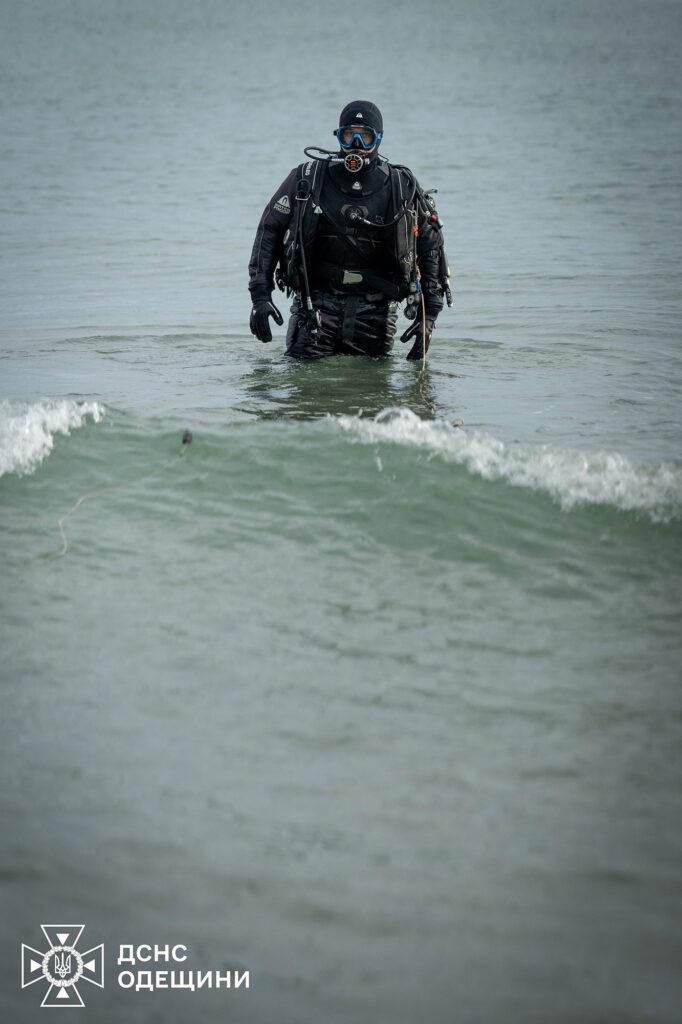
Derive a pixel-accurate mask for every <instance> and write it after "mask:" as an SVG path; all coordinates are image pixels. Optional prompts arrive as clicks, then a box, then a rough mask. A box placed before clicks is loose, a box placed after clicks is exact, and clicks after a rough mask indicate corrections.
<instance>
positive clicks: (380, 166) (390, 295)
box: [249, 158, 443, 358]
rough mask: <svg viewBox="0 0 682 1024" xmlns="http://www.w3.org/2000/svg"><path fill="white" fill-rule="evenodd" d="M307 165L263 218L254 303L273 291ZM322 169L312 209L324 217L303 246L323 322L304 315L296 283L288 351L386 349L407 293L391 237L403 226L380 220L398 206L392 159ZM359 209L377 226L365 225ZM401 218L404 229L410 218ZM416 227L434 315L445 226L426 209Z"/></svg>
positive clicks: (254, 256)
mask: <svg viewBox="0 0 682 1024" xmlns="http://www.w3.org/2000/svg"><path fill="white" fill-rule="evenodd" d="M303 166H304V165H301V167H295V168H294V169H293V170H292V171H291V173H290V174H289V175H288V176H287V177H286V178H285V180H284V181H283V182H282V184H281V185H280V187H279V188H278V189H277V191H276V192H275V194H274V195H273V197H272V199H271V200H270V202H269V203H268V205H267V206H266V208H265V210H264V211H263V215H262V217H261V219H260V223H259V225H258V230H257V232H256V238H255V241H254V244H253V251H252V253H251V260H250V262H249V277H250V282H249V291H250V292H251V299H252V301H253V302H254V303H256V302H258V301H259V300H267V299H269V298H270V297H271V293H272V290H273V287H274V275H275V270H276V268H277V265H278V263H279V262H280V261H281V260H283V256H284V250H285V243H286V242H287V241H288V237H289V232H290V227H291V224H292V215H293V212H294V209H295V204H296V202H298V201H299V200H297V198H296V195H297V187H298V183H299V180H300V179H301V168H302V167H303ZM309 167H310V165H308V168H309ZM317 170H318V172H319V173H320V174H321V175H322V178H321V182H320V184H319V186H318V187H317V188H318V191H317V193H316V194H317V202H315V203H314V204H313V208H312V213H313V214H314V215H317V216H318V217H319V222H318V223H317V225H316V230H315V232H314V240H313V242H312V245H311V251H307V249H306V257H307V259H306V262H307V269H308V276H309V285H310V293H311V298H312V302H313V305H314V307H315V309H316V310H318V311H319V314H320V317H319V327H318V328H317V329H314V324H313V323H312V322H311V320H310V318H309V317H306V315H305V311H304V307H303V300H302V297H301V294H300V289H299V287H298V286H297V285H293V289H294V291H295V296H294V301H293V304H292V307H291V318H290V320H289V325H288V329H287V339H286V345H287V352H288V353H289V354H290V355H292V356H299V357H303V358H318V357H320V356H325V355H333V354H336V353H349V354H362V355H370V356H383V355H387V354H388V352H390V350H391V348H392V345H393V339H394V336H395V332H396V324H397V313H398V301H397V300H398V298H404V297H405V296H404V294H400V295H399V294H398V292H399V290H400V289H399V284H400V282H399V269H400V268H399V267H398V266H397V262H396V255H395V253H396V246H395V241H394V240H395V232H396V230H398V228H396V227H391V226H388V227H382V225H383V224H385V223H386V222H387V221H390V220H391V219H392V217H393V216H394V214H395V213H396V212H397V211H395V210H394V202H393V201H392V191H391V180H390V173H389V164H388V162H387V161H386V160H383V159H377V158H375V159H374V160H373V161H372V163H371V164H370V166H369V167H366V168H364V169H363V170H362V171H360V172H358V173H355V174H352V173H350V172H349V171H347V170H346V168H345V167H344V166H343V164H329V163H328V162H327V161H320V166H319V167H318V169H317ZM309 202H311V203H312V202H313V200H312V198H311V199H310V200H309ZM358 216H361V217H362V218H363V219H364V220H369V221H371V222H372V226H369V225H363V224H362V223H361V222H359V221H358V219H357V218H358ZM402 221H403V223H402V225H401V229H402V230H403V231H405V230H406V228H405V223H404V222H405V218H402ZM374 225H376V227H374ZM417 226H418V237H417V266H418V268H419V272H420V277H421V287H422V291H423V293H424V299H425V307H426V317H427V320H431V321H435V319H436V317H437V315H438V313H439V312H440V310H441V309H442V307H443V287H442V273H441V250H442V245H443V240H442V233H441V231H440V228H439V227H438V226H436V225H434V224H433V222H432V220H431V217H430V215H429V214H427V213H426V212H425V211H423V210H421V211H420V213H419V220H418V225H417ZM280 265H281V264H280ZM359 279H360V280H359ZM287 283H289V284H290V285H291V282H287Z"/></svg>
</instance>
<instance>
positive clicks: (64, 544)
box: [43, 430, 192, 558]
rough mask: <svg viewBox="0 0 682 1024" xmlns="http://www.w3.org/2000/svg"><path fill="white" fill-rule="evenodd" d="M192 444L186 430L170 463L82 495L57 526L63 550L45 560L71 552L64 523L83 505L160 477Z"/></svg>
mask: <svg viewBox="0 0 682 1024" xmlns="http://www.w3.org/2000/svg"><path fill="white" fill-rule="evenodd" d="M191 443H192V433H191V431H189V430H186V431H185V432H184V434H183V435H182V444H181V446H180V449H179V451H177V452H176V453H175V455H174V456H173V458H172V459H168V461H167V462H164V463H163V465H162V466H159V468H158V469H154V470H152V471H151V473H145V475H144V476H140V477H137V478H136V479H135V480H128V481H126V482H125V483H121V484H108V485H107V486H106V487H99V488H97V490H95V491H88V492H87V493H86V494H81V496H80V498H78V500H77V501H76V502H74V504H73V505H72V506H71V508H70V509H69V510H68V512H65V513H64V515H63V516H61V518H60V519H59V520H58V521H57V526H58V527H59V532H60V534H61V537H62V546H61V548H60V549H59V551H50V552H48V553H47V554H46V555H43V557H44V558H63V557H64V555H65V554H66V552H67V551H68V550H69V539H68V537H67V536H66V530H65V529H64V523H65V522H66V520H67V519H68V518H69V516H72V515H73V514H74V512H76V511H77V510H78V509H79V508H80V507H81V505H83V504H85V502H86V501H90V499H91V498H96V497H98V496H99V495H100V494H105V493H106V492H107V491H117V490H121V489H122V488H124V487H132V486H133V485H134V484H141V483H144V481H145V480H151V479H152V478H153V477H155V476H159V475H160V474H161V473H163V472H164V470H166V469H168V467H169V466H172V465H174V464H175V463H176V462H178V461H179V460H180V459H181V458H182V456H183V455H184V454H185V450H186V448H185V446H186V445H188V444H191Z"/></svg>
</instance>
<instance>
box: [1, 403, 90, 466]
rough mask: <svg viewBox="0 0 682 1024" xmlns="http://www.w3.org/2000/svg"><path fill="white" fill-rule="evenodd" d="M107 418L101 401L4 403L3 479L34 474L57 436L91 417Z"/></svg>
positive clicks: (2, 413) (2, 404)
mask: <svg viewBox="0 0 682 1024" xmlns="http://www.w3.org/2000/svg"><path fill="white" fill-rule="evenodd" d="M103 416H104V406H103V405H100V403H99V402H76V401H74V400H73V399H68V398H63V399H54V400H47V401H44V402H9V401H6V400H4V401H0V477H1V476H4V475H5V473H16V474H17V475H18V476H24V475H26V474H28V473H32V472H33V471H34V470H35V469H36V467H37V466H39V465H40V463H41V462H42V461H43V459H44V458H45V457H46V456H47V455H49V454H50V452H51V451H52V449H53V447H54V439H55V436H56V435H57V434H69V433H70V432H71V431H72V430H75V429H77V428H78V427H82V426H83V424H84V423H85V422H86V420H87V418H88V417H90V418H91V419H92V420H93V421H94V422H95V423H99V422H100V420H101V419H102V417H103Z"/></svg>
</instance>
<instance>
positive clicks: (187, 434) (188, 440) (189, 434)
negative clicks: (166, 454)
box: [182, 430, 192, 444]
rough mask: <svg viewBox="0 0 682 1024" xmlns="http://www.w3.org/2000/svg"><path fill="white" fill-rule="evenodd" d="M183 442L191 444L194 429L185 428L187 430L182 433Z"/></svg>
mask: <svg viewBox="0 0 682 1024" xmlns="http://www.w3.org/2000/svg"><path fill="white" fill-rule="evenodd" d="M182 443H183V444H191V443H192V431H191V430H185V432H184V433H183V435H182Z"/></svg>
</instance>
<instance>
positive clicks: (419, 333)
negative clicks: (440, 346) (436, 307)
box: [400, 316, 436, 360]
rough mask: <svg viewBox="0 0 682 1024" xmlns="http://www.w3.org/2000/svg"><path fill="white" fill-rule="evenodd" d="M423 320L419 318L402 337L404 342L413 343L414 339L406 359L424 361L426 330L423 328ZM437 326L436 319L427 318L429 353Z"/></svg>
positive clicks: (427, 349) (427, 347)
mask: <svg viewBox="0 0 682 1024" xmlns="http://www.w3.org/2000/svg"><path fill="white" fill-rule="evenodd" d="M422 323H423V321H422V318H421V316H418V317H417V318H416V319H415V320H413V322H412V323H411V324H410V326H409V327H408V328H407V330H406V331H404V332H403V333H402V334H401V335H400V340H401V341H402V342H406V341H412V339H413V338H414V345H413V346H412V348H411V349H410V351H409V352H408V353H407V355H406V357H405V358H406V359H410V360H412V359H423V358H424V344H423V343H424V329H423V328H422ZM435 326H436V318H435V316H434V317H430V316H427V317H426V351H427V352H428V351H429V345H430V343H431V335H432V334H433V331H434V328H435Z"/></svg>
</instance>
